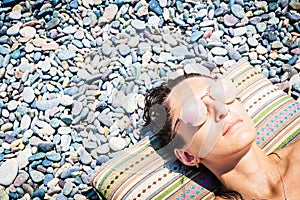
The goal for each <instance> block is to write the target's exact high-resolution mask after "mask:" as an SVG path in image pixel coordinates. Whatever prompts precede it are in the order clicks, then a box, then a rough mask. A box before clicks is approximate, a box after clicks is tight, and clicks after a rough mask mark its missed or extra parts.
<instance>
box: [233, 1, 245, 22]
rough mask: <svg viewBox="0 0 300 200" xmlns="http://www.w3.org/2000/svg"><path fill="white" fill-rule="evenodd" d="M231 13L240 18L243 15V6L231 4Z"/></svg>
mask: <svg viewBox="0 0 300 200" xmlns="http://www.w3.org/2000/svg"><path fill="white" fill-rule="evenodd" d="M231 11H232V14H234V16H236V17H237V18H239V19H242V18H243V17H244V16H245V11H244V8H243V7H242V6H241V5H238V4H233V5H232V7H231Z"/></svg>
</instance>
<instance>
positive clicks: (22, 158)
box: [17, 148, 32, 169]
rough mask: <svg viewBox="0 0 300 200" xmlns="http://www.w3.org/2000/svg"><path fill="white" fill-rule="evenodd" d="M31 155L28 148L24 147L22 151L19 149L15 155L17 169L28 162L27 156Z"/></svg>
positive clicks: (23, 166)
mask: <svg viewBox="0 0 300 200" xmlns="http://www.w3.org/2000/svg"><path fill="white" fill-rule="evenodd" d="M31 156H32V153H31V150H30V149H29V148H26V149H24V150H23V151H21V153H20V154H19V155H18V156H17V162H18V166H19V169H23V168H25V167H26V166H27V165H28V164H29V161H28V158H29V157H31Z"/></svg>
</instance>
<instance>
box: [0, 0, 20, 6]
mask: <svg viewBox="0 0 300 200" xmlns="http://www.w3.org/2000/svg"><path fill="white" fill-rule="evenodd" d="M20 2H21V0H3V1H2V3H1V5H2V7H8V6H14V5H16V4H17V3H20Z"/></svg>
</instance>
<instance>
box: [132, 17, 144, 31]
mask: <svg viewBox="0 0 300 200" xmlns="http://www.w3.org/2000/svg"><path fill="white" fill-rule="evenodd" d="M131 26H132V27H133V28H134V29H135V30H137V31H144V30H145V28H146V25H145V22H144V21H141V20H138V19H136V20H132V21H131Z"/></svg>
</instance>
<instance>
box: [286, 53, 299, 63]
mask: <svg viewBox="0 0 300 200" xmlns="http://www.w3.org/2000/svg"><path fill="white" fill-rule="evenodd" d="M297 60H298V55H293V56H292V57H291V59H290V60H289V61H288V64H290V65H294V64H295V63H296V62H297Z"/></svg>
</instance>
